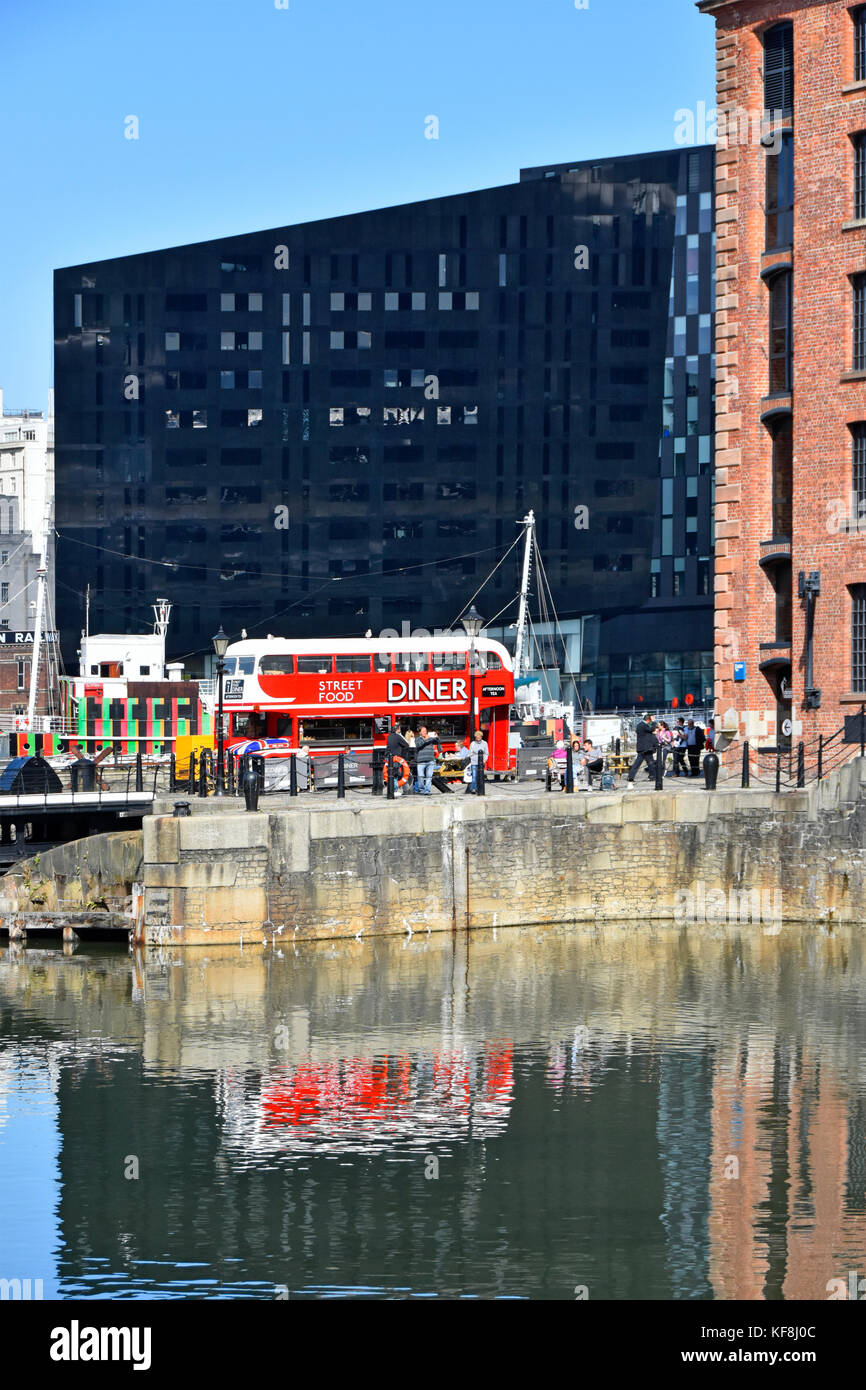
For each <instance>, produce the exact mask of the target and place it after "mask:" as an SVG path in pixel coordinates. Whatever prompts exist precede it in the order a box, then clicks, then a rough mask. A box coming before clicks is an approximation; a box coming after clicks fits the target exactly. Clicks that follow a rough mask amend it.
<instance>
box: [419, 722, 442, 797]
mask: <svg viewBox="0 0 866 1390" xmlns="http://www.w3.org/2000/svg"><path fill="white" fill-rule="evenodd" d="M437 757H439V758H441V757H442V745H441V744H440V742H439V735H438V734H436V733H433V734H431V733H428V731H427V725H426V724H422V725H421V727H420V729H419V730H418V737H417V738H416V740H415V769H416V776H417V781H416V784H415V790H416V791H417V792H418V795H419V796H432V795H433V787H432V785H431V784H432V781H433V769H434V767H435V766H436V758H437Z"/></svg>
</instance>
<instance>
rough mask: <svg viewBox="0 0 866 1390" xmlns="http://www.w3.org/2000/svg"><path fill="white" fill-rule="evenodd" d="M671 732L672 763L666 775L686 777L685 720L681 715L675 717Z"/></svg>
mask: <svg viewBox="0 0 866 1390" xmlns="http://www.w3.org/2000/svg"><path fill="white" fill-rule="evenodd" d="M671 733H672V735H673V737H672V740H671V749H672V751H673V755H674V765H673V767H672V769H671V770H670V772H669V773H668V774H667V775H668V777H679V776H683V777H688V775H689V774H688V769H687V768H686V753H687V751H688V748H687V742H686V721H685V720H684V719H683V716H682V715H680V716H679V718H678V719H677V722H676V724H675V725H674V727H673V729H672V730H671Z"/></svg>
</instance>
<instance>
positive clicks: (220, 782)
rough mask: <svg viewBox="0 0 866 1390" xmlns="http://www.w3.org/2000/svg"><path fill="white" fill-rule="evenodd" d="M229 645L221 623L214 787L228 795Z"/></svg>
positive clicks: (215, 641) (216, 793)
mask: <svg viewBox="0 0 866 1390" xmlns="http://www.w3.org/2000/svg"><path fill="white" fill-rule="evenodd" d="M228 645H229V639H228V638H227V637H226V635H225V633H224V632H223V627H222V623H220V630H219V632H218V633H217V634H216V635H215V637H214V638H213V649H214V651H215V652H216V655H217V680H218V682H219V696H218V700H217V765H216V786H215V787H214V796H225V795H226V777H225V761H224V739H223V676H224V675H225V669H226V663H225V654H226V651H227V650H228Z"/></svg>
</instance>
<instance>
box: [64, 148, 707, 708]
mask: <svg viewBox="0 0 866 1390" xmlns="http://www.w3.org/2000/svg"><path fill="white" fill-rule="evenodd" d="M713 186H714V151H713V149H712V147H711V146H706V147H699V148H695V149H691V150H684V149H676V150H668V151H662V152H659V153H651V154H636V155H630V156H624V157H621V158H613V159H603V160H597V161H581V162H577V163H572V164H560V165H553V166H539V167H538V168H533V169H526V170H523V171H522V173H521V177H520V181H519V182H516V183H512V184H509V185H506V186H504V187H501V188H491V189H485V190H482V191H479V192H472V193H466V194H460V195H456V196H453V197H447V198H437V199H431V200H429V201H426V202H418V203H412V204H408V205H405V206H402V207H391V208H386V209H382V210H378V211H373V212H362V213H357V214H354V215H350V216H345V217H336V218H331V219H328V220H326V221H321V222H311V223H306V224H303V225H299V226H290V227H280V228H276V229H274V230H271V231H262V232H256V233H252V234H247V235H242V236H236V237H232V238H224V239H221V240H219V241H211V242H204V243H199V244H197V245H190V246H180V247H176V248H173V249H171V250H163V251H154V252H148V253H144V254H141V255H135V256H127V257H124V258H121V259H116V260H109V261H102V262H99V263H93V264H90V265H80V266H74V267H69V268H66V269H63V270H58V271H57V272H56V274H55V383H56V391H57V447H58V469H57V527H58V532H59V535H60V540H59V547H60V551H59V555H60V561H61V563H62V565H63V570H64V582H63V586H62V587H60V588H59V589H58V596H59V605H60V607H59V620H60V621H59V626H60V628H61V631H62V640H63V646H64V651H65V654H66V658H67V664H68V665H70V666H71V665H72V664H73V662H74V653H75V651H76V649H77V647H78V644H79V634H80V632H81V630H82V628H83V627H84V625H85V623H84V618H85V605H86V591H87V586H88V582H89V584H90V603H91V627H92V628H98V629H100V630H106V631H121V632H132V631H135V630H136V624H137V623H138V622H139V620H140V616H141V613H142V609H143V606H144V605H146V604H147V603H148V602H149V601H151V600H152V598H153V597H154V596H155V595H156V593H157V592H163V591H164V592H165V594H166V596H167V597H168V598H170V599H171V600H172V601H173V603H174V614H173V620H172V629H171V633H170V635H169V643H170V646H171V652H170V654H171V655H172V656H178V657H183V659H184V660H185V661H186V662H187V666H188V669H191V670H194V671H195V670H199V671H201V670H204V671H206V670H208V669H209V668H210V663H211V661H212V647H211V641H210V639H211V634H212V633H213V632H215V631H216V629H217V628H218V627H219V626H220V625H222V626H223V627H224V628H225V630H226V632H227V633H228V634H229V636H230V637H232V638H234V637H236V636H237V635H238V634H239V633H240V631H241V629H246V630H247V631H248V632H249V634H250V636H251V637H256V636H264V635H265V634H266V633H268V632H274V633H281V634H284V635H287V636H296V637H312V636H328V635H331V636H341V635H342V636H345V635H351V634H360V633H363V632H364V631H365V630H367V629H368V628H369V629H371V630H373V631H374V632H379V631H382V630H383V629H390V630H396V631H398V632H400V631H402V630H403V625H404V623H408V625H409V627H410V629H411V628H414V627H416V626H419V627H424V628H427V629H432V628H434V627H437V626H438V627H441V628H448V627H449V626H451V625H452V624H453V623H454V621H455V619H456V618H457V617H458V615H459V614H460V612H461V610H462V609H463V608H464V606H465V605H466V603H467V602H468V601H469V599H470V597H471V596H472V595H473V593H475V592H476V590H478V589H479V586H481V585H482V584H484V581H485V579H486V577H487V576H488V574H489V572H490V571H491V570H492V569H493V568H494V566H495V565H496V562H497V560H498V559H499V558H500V557H501V556H502V555H503V553H504V551H505V549H506V547H507V546H508V545H509V544H510V542H511V541H512V540H513V539H514V538H515V537H516V536H517V534H518V531H517V527H518V526H519V523H520V521H521V519H522V517H523V516H524V514H525V513H526V511H527V510H528V509H529V508H532V509H533V510H534V511H535V514H536V517H537V520H538V540H539V546H540V551H541V554H542V556H543V557H544V561H545V565H546V567H547V578H548V580H549V583H550V587H551V590H552V592H553V593H554V594H555V596H556V603H557V608H558V618H559V620H560V621H561V623H562V627H563V631H564V641H563V642H561V643H560V642H558V641H556V642H551V643H549V644H548V646H549V655H550V660H551V663H552V664H553V665H554V669H556V667H559V668H561V669H562V670H564V671H566V672H573V673H574V674H575V676H576V678H577V680H578V683H579V685H580V687H581V689H582V691H583V693H584V694H585V695H586V697H587V698H588V699H589V700H591V701H592V703H593V704H594V705H595V707H596V708H598V707H603V706H609V705H630V704H632V703H635V702H640V701H645V702H647V703H661V702H662V701H666V700H670V699H672V698H674V697H678V698H680V699H681V700H682V699H683V698H684V697H685V696H686V695H687V694H688V693H691V694H692V695H693V696H694V698H695V699H696V700H697V701H701V700H702V699H703V698H704V695H705V694H706V690H707V687H708V686H709V687H711V684H712V604H713V597H712V553H713V552H712V544H713V537H712V516H711V513H712V485H713V479H712V466H713V459H712V430H713V358H712V311H713V299H714V282H713ZM517 587H518V555H517V552H516V551H515V552H514V553H513V554H512V555H511V556H510V557H509V560H508V562H507V563H505V564H502V565H501V566H500V567H499V569H498V570H497V572H496V573H495V575H494V576H493V578H492V580H491V581H490V582H489V583H487V584H486V585H485V586H484V588H483V590H482V592H481V593H480V594H479V595H478V599H477V602H478V606H479V608H480V611H481V612H482V614H483V615H484V617H485V618H487V619H488V621H489V622H490V623H491V624H494V623H496V622H497V621H498V623H505V624H508V623H510V622H513V620H514V616H515V607H516V605H515V604H514V603H512V596H513V595H515V593H516V590H517ZM494 615H495V616H494ZM536 616H538V614H537V612H536ZM550 616H552V615H550ZM541 627H543V622H542V624H541ZM505 636H506V640H509V635H508V633H507V632H506V634H505Z"/></svg>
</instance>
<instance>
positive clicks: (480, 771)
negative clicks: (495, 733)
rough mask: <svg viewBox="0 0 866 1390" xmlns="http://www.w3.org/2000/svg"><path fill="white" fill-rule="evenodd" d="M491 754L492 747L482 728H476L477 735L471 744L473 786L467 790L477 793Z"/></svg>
mask: <svg viewBox="0 0 866 1390" xmlns="http://www.w3.org/2000/svg"><path fill="white" fill-rule="evenodd" d="M489 756H490V749H489V748H488V746H487V740H486V739H485V738H484V736H483V735H482V733H481V730H480V729H476V730H475V737H474V739H473V740H472V742H471V744H470V745H469V757H470V767H471V768H472V786H471V787H467V788H466V790H467V791H472V792H474V793H476V794H477V792H478V785H479V782H480V779H481V778H482V777H483V776H484V769H485V767H486V766H487V759H488V758H489Z"/></svg>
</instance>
